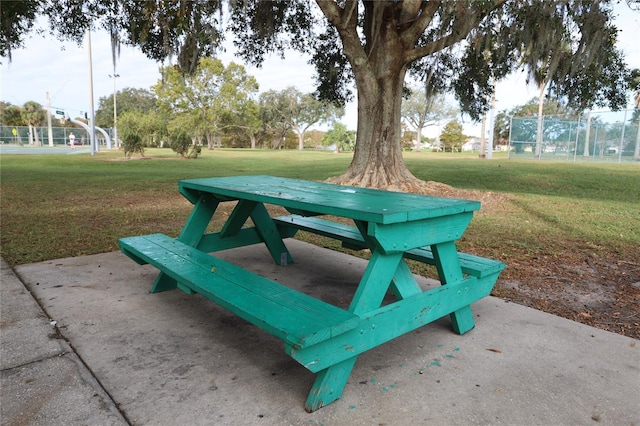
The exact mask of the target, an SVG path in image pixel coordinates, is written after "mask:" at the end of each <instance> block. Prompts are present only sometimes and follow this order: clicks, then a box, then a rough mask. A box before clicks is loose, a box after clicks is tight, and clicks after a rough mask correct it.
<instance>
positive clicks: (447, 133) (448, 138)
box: [440, 120, 466, 152]
mask: <svg viewBox="0 0 640 426" xmlns="http://www.w3.org/2000/svg"><path fill="white" fill-rule="evenodd" d="M465 139H466V136H465V135H464V134H463V133H462V124H460V123H459V122H458V120H451V121H449V122H448V123H447V124H445V126H444V127H443V128H442V133H440V144H441V145H442V149H444V150H445V152H446V151H447V150H449V151H451V152H454V151H458V152H459V151H462V144H464V141H465Z"/></svg>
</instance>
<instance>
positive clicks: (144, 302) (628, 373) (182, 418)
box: [17, 240, 640, 425]
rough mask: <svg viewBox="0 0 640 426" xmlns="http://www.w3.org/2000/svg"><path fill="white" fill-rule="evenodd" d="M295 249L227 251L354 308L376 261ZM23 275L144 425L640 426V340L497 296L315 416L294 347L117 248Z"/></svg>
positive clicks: (368, 365)
mask: <svg viewBox="0 0 640 426" xmlns="http://www.w3.org/2000/svg"><path fill="white" fill-rule="evenodd" d="M287 246H288V247H289V248H290V250H291V253H292V255H293V257H294V259H295V262H294V263H293V264H290V265H288V266H287V267H280V266H276V265H274V264H273V263H272V260H271V257H270V256H269V255H268V253H267V251H266V250H265V249H264V248H263V247H247V248H242V249H236V250H230V251H227V252H224V253H220V254H219V256H220V257H223V258H225V259H226V260H229V261H232V262H234V263H236V264H240V265H241V266H243V267H245V268H247V269H251V270H253V271H255V272H258V273H260V274H262V275H264V276H267V277H269V278H271V279H274V280H277V281H279V282H281V283H283V284H286V285H288V286H291V287H294V288H297V289H299V290H301V291H303V292H306V293H308V294H311V295H313V296H315V297H318V298H321V299H323V300H325V301H328V302H331V303H333V304H335V305H338V306H347V305H348V303H349V301H350V299H351V296H352V294H353V291H354V290H355V287H356V285H357V282H358V281H359V278H360V275H361V274H362V271H363V270H364V267H365V266H366V263H365V262H364V261H363V260H361V259H357V258H354V257H351V256H347V255H344V254H341V253H336V252H333V251H330V250H326V249H322V248H318V247H316V246H313V245H310V244H305V243H301V242H298V241H295V240H287ZM17 271H18V272H19V274H20V275H21V277H22V278H23V279H24V282H25V283H26V285H27V286H28V288H29V289H30V290H31V291H32V292H33V294H34V295H35V296H36V297H37V298H38V300H39V301H40V303H41V304H42V305H43V306H44V307H45V309H46V310H47V312H48V313H49V315H51V316H52V318H53V319H55V320H56V321H58V325H59V327H60V328H61V332H62V334H63V335H64V336H65V337H66V338H67V339H69V341H71V342H72V344H73V346H74V348H75V349H76V351H77V353H78V355H79V356H80V357H81V358H82V359H83V361H84V362H85V363H86V364H87V365H88V366H89V368H90V369H91V371H92V372H93V374H94V375H95V377H96V378H97V379H98V380H99V381H100V383H101V384H102V385H103V386H104V387H105V389H106V390H107V391H108V392H109V394H110V395H111V397H112V398H113V399H114V400H115V401H116V402H117V403H118V405H119V407H120V409H121V410H122V411H123V412H124V414H125V416H126V418H127V420H128V421H129V422H131V423H132V424H169V423H170V424H192V425H197V424H214V423H220V424H238V425H246V424H324V425H333V424H338V425H342V424H349V425H360V424H362V425H368V424H390V425H391V424H393V425H396V424H401V425H402V424H567V425H569V424H588V423H593V422H601V423H602V424H640V396H639V395H640V345H637V341H636V340H634V339H630V338H627V337H624V336H620V335H616V334H612V333H608V332H605V331H602V330H598V329H594V328H591V327H588V326H584V325H582V324H578V323H575V322H572V321H568V320H565V319H562V318H558V317H555V316H552V315H548V314H545V313H542V312H539V311H535V310H532V309H529V308H526V307H523V306H520V305H516V304H512V303H507V302H505V301H502V300H500V299H496V298H491V297H490V298H486V299H483V300H482V301H480V302H478V303H476V304H474V306H473V309H474V314H475V316H476V320H477V322H476V324H477V326H476V328H475V329H474V330H472V331H470V332H469V333H467V334H465V335H463V336H458V335H456V334H454V333H453V332H452V331H451V330H450V323H449V319H448V318H443V319H441V320H439V321H436V322H434V323H432V324H429V325H427V326H425V327H423V328H421V329H419V330H417V331H415V332H412V333H409V334H407V335H405V336H402V337H400V338H398V339H396V340H394V341H391V342H389V343H387V344H385V345H382V346H380V347H378V348H375V349H374V350H371V351H369V352H367V353H365V354H363V355H361V356H360V357H359V359H358V362H357V363H356V366H355V368H354V371H353V373H352V375H351V378H350V380H349V383H348V384H347V386H346V388H345V393H344V395H343V397H342V399H341V400H339V401H337V402H335V403H333V404H331V405H329V406H327V407H324V408H322V409H320V410H318V411H316V412H314V413H311V414H309V413H306V412H305V411H304V408H303V406H304V400H305V399H306V396H307V393H308V391H309V388H310V386H311V384H312V382H313V379H314V375H313V374H311V373H310V372H308V371H307V370H305V369H304V368H303V367H302V366H300V365H298V364H297V363H296V362H295V361H293V360H292V359H291V358H289V357H288V356H286V355H285V354H284V351H283V344H282V342H280V341H279V340H277V339H274V338H272V337H271V336H270V335H268V334H266V333H265V332H263V331H262V330H260V329H258V328H256V327H254V326H252V325H250V324H248V323H247V322H245V321H243V320H241V319H239V318H238V317H236V316H234V315H233V314H231V313H229V312H227V311H225V310H224V309H222V308H220V307H218V306H216V305H215V304H213V303H212V302H210V301H209V300H207V299H205V298H203V297H201V296H199V295H194V296H189V295H186V294H184V293H182V292H180V291H178V290H176V291H170V292H164V293H159V294H150V293H148V291H149V289H150V287H151V285H152V283H153V280H154V278H155V276H156V274H157V273H156V270H155V269H154V268H152V267H150V266H148V265H146V266H139V265H137V264H135V263H134V262H133V261H131V260H130V259H128V258H127V257H125V256H124V255H122V254H120V253H117V252H116V253H107V254H101V255H96V256H87V257H80V258H70V259H60V260H56V261H51V262H42V263H38V264H31V265H23V266H20V267H18V268H17ZM421 284H422V285H424V286H428V285H429V283H428V282H427V281H426V280H421Z"/></svg>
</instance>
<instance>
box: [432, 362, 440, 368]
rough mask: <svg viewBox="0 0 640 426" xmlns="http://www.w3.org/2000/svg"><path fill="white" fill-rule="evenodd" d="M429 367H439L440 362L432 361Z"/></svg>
mask: <svg viewBox="0 0 640 426" xmlns="http://www.w3.org/2000/svg"><path fill="white" fill-rule="evenodd" d="M431 366H432V367H440V361H433V362H432V363H431Z"/></svg>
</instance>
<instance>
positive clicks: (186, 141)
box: [169, 131, 202, 159]
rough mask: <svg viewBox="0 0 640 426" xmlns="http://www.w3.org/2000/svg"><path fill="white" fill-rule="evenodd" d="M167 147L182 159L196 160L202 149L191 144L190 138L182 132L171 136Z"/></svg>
mask: <svg viewBox="0 0 640 426" xmlns="http://www.w3.org/2000/svg"><path fill="white" fill-rule="evenodd" d="M170 138H171V142H170V143H169V147H170V148H171V149H172V150H173V151H174V152H176V153H177V154H179V155H180V156H181V157H182V158H194V159H195V158H198V155H200V153H201V152H202V147H201V146H200V145H196V144H194V143H193V141H192V139H191V136H189V135H188V134H187V133H186V132H184V131H178V132H175V133H173V134H172V135H171V136H170Z"/></svg>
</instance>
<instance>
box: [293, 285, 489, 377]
mask: <svg viewBox="0 0 640 426" xmlns="http://www.w3.org/2000/svg"><path fill="white" fill-rule="evenodd" d="M496 279H497V274H496V275H494V276H490V277H485V278H483V279H477V278H475V277H466V278H464V279H463V280H461V281H459V282H457V283H449V284H447V285H444V286H440V287H437V288H434V289H432V290H429V291H425V292H423V293H420V294H416V295H414V296H410V297H408V298H406V299H403V300H401V301H398V302H394V303H391V304H389V305H385V306H382V307H381V308H379V309H376V310H374V311H372V312H368V313H366V314H365V315H362V321H361V323H360V326H359V327H357V328H354V329H353V330H351V331H348V332H346V333H343V334H341V335H339V336H336V337H335V338H332V339H331V340H327V341H324V342H321V343H318V344H317V345H313V346H309V347H306V348H303V349H299V348H294V347H287V353H288V354H289V355H291V357H292V358H293V359H295V360H296V361H298V362H299V363H300V364H302V365H303V366H305V367H306V368H307V369H309V370H311V371H312V372H319V371H322V370H324V369H325V368H328V367H330V366H332V365H335V364H337V363H339V362H342V361H344V360H347V359H350V358H352V357H354V356H357V355H359V354H362V353H364V352H366V351H368V350H370V349H372V348H374V347H376V346H379V345H381V344H383V343H386V342H388V341H390V340H393V339H395V338H396V337H398V336H401V335H403V334H405V333H408V332H410V331H412V330H415V329H417V328H419V327H422V326H424V325H426V324H428V323H430V322H433V321H435V320H436V319H438V318H441V317H443V316H445V315H448V314H450V313H451V312H454V311H456V310H459V309H461V308H464V307H465V306H468V305H470V304H472V303H473V302H476V301H478V300H480V299H482V298H483V297H486V296H488V295H489V293H490V292H491V289H492V288H493V285H494V283H495V281H496Z"/></svg>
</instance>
